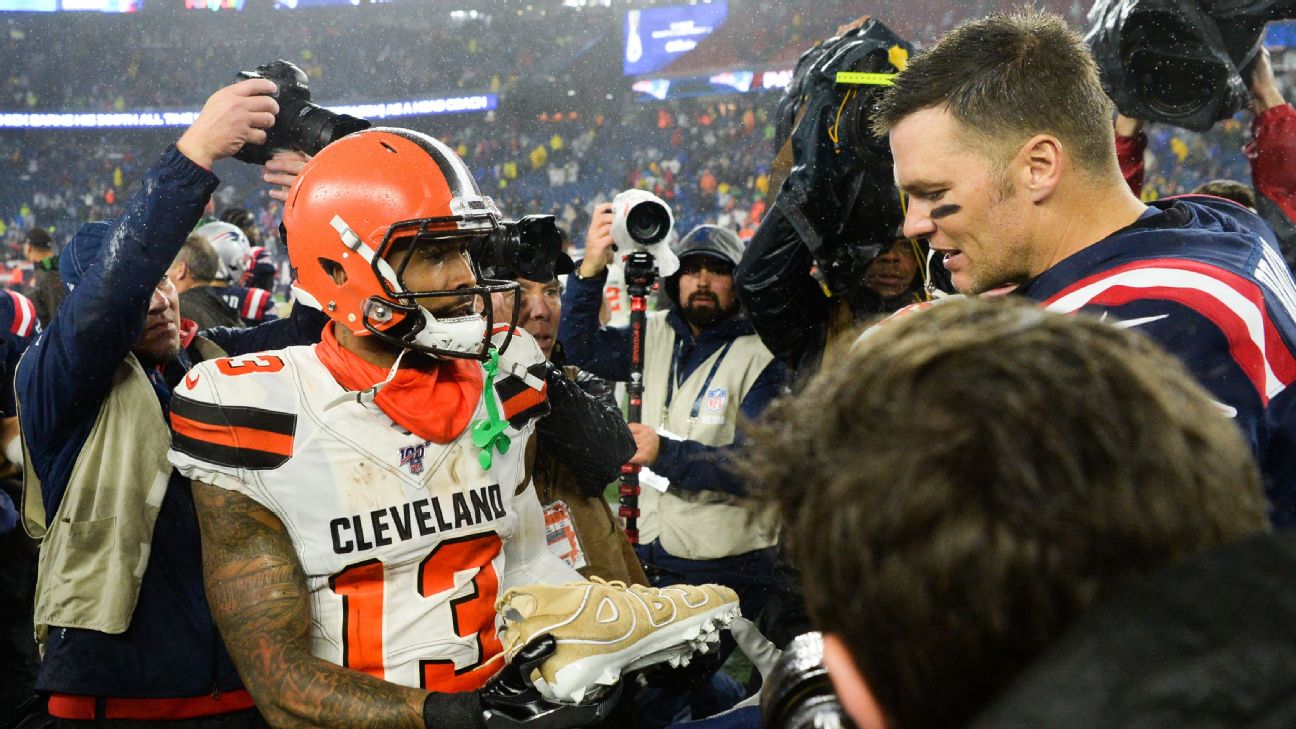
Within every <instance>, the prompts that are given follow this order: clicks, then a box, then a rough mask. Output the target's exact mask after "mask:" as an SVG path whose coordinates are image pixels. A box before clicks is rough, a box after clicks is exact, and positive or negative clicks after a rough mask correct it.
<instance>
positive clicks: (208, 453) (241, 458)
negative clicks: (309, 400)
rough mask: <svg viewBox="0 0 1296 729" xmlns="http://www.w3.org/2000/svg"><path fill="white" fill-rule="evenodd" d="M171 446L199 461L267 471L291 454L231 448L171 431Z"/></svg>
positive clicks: (277, 465) (279, 464) (285, 460)
mask: <svg viewBox="0 0 1296 729" xmlns="http://www.w3.org/2000/svg"><path fill="white" fill-rule="evenodd" d="M171 447H172V448H174V449H175V450H176V451H177V452H179V453H183V454H185V455H186V456H189V457H191V458H194V459H196V460H199V461H205V462H207V463H211V464H214V465H217V466H225V467H227V468H246V469H248V470H252V471H268V470H270V469H274V468H278V467H280V466H282V465H283V464H285V463H287V462H288V460H289V458H290V457H291V456H286V455H282V454H279V453H267V452H265V451H258V450H253V449H251V448H233V447H231V446H226V445H220V444H218V443H212V442H211V441H206V440H196V439H194V438H190V437H189V436H187V435H185V434H183V433H181V432H180V431H178V430H177V431H173V432H172V434H171Z"/></svg>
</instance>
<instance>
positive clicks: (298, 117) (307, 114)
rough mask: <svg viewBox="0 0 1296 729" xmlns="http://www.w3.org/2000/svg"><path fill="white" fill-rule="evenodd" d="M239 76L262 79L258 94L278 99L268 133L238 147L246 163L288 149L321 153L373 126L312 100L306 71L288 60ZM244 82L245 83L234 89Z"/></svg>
mask: <svg viewBox="0 0 1296 729" xmlns="http://www.w3.org/2000/svg"><path fill="white" fill-rule="evenodd" d="M238 76H239V78H242V79H247V80H249V81H258V82H260V85H259V86H258V88H261V89H264V90H263V91H259V92H257V93H263V94H268V95H269V96H270V98H271V99H272V100H273V101H275V102H276V108H275V111H274V118H273V119H272V120H271V123H270V124H269V125H267V126H266V127H265V129H266V130H267V131H266V132H265V134H264V136H263V137H262V138H261V139H259V140H248V144H245V145H243V147H242V148H241V149H239V150H237V154H236V155H235V156H236V157H238V159H240V160H242V161H244V162H249V163H251V164H258V165H263V164H265V163H266V162H267V161H269V160H270V159H271V158H273V157H274V156H275V154H276V153H277V152H281V151H284V150H297V151H299V152H305V153H306V154H308V155H315V154H319V151H320V150H321V149H324V147H325V146H327V145H328V144H329V143H330V142H332V141H334V140H336V139H341V138H342V137H345V136H346V135H348V134H352V133H355V132H358V131H361V130H363V129H368V128H369V127H370V126H371V125H370V123H369V122H368V121H366V120H364V119H360V118H357V117H354V116H349V115H347V114H337V113H334V112H332V111H329V110H328V109H325V108H324V107H322V106H320V105H319V104H315V103H312V102H311V91H310V81H309V79H307V78H306V72H305V71H302V70H301V69H300V68H297V67H296V66H294V65H293V64H291V63H289V62H288V61H285V60H282V59H280V60H278V61H273V62H271V63H267V64H265V65H264V66H257V68H256V70H255V71H239V74H238ZM242 83H245V82H240V83H237V84H234V86H231V87H230V88H237V87H238V86H240V85H241V84H242ZM267 83H268V84H270V85H269V86H267V85H266V84H267Z"/></svg>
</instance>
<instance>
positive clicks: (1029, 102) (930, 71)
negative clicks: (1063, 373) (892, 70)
mask: <svg viewBox="0 0 1296 729" xmlns="http://www.w3.org/2000/svg"><path fill="white" fill-rule="evenodd" d="M1111 118H1112V105H1111V102H1110V100H1108V98H1107V97H1106V96H1105V95H1104V93H1103V90H1102V85H1101V84H1100V83H1099V80H1098V70H1097V67H1096V65H1095V64H1094V61H1093V58H1092V57H1091V56H1090V54H1089V51H1088V49H1087V47H1086V46H1085V44H1084V41H1083V39H1081V38H1080V36H1079V35H1078V34H1076V33H1075V32H1074V31H1073V30H1071V29H1070V28H1069V27H1068V26H1067V24H1066V22H1065V21H1064V20H1063V19H1062V18H1060V17H1059V16H1057V15H1053V14H1050V13H1045V12H1034V11H1026V12H1023V13H1019V14H1015V15H995V16H991V17H989V18H985V19H983V20H978V21H975V22H972V23H968V24H965V25H963V26H960V27H959V28H957V29H955V30H954V31H952V32H950V33H949V34H947V35H946V36H945V37H944V38H942V39H941V41H940V42H938V43H937V44H936V45H935V46H933V47H932V48H931V49H929V50H928V51H926V52H924V53H923V54H922V55H921V56H919V57H918V58H916V59H914V61H913V62H912V63H910V65H909V67H908V68H907V69H906V70H905V71H903V72H902V73H900V74H899V75H898V76H897V78H896V79H895V85H894V86H893V87H892V88H891V89H889V90H888V91H887V93H886V94H885V95H884V97H883V99H882V101H881V103H880V104H879V107H878V109H877V112H876V114H875V116H874V128H875V130H876V131H877V132H878V133H879V134H887V135H889V137H890V142H891V150H892V152H893V154H894V157H895V176H896V181H897V184H898V185H899V186H900V188H901V190H903V191H904V192H905V193H907V194H908V195H909V206H908V209H907V215H906V218H905V226H904V233H905V235H907V236H909V237H913V238H919V237H922V238H927V239H928V241H929V242H930V243H931V247H932V249H933V250H935V251H938V252H940V253H941V254H943V255H944V262H945V268H946V270H947V271H949V273H950V274H951V277H952V279H953V282H954V286H955V288H957V289H958V290H959V291H961V292H963V293H966V294H985V293H1004V292H1007V291H1010V290H1014V289H1015V292H1016V293H1017V294H1018V295H1024V296H1027V297H1029V298H1031V299H1033V300H1036V301H1039V302H1041V303H1042V304H1043V305H1044V306H1046V307H1047V308H1048V309H1050V310H1053V311H1061V312H1075V311H1081V310H1084V311H1086V312H1088V313H1091V314H1094V315H1097V316H1101V317H1103V318H1106V319H1108V320H1118V321H1119V322H1120V326H1123V327H1127V328H1136V329H1137V330H1138V331H1140V332H1142V333H1143V334H1145V335H1147V336H1149V337H1151V338H1152V339H1154V340H1156V341H1157V342H1158V343H1159V344H1161V345H1162V346H1163V347H1165V348H1166V349H1167V350H1168V351H1170V352H1171V353H1172V354H1174V355H1176V356H1177V357H1179V358H1180V359H1181V360H1182V361H1183V362H1184V364H1185V365H1187V366H1188V368H1189V370H1190V371H1191V372H1192V373H1193V374H1194V375H1195V376H1196V377H1197V379H1198V381H1199V382H1201V384H1202V385H1203V386H1205V387H1206V389H1207V390H1208V391H1209V392H1210V393H1211V394H1212V395H1214V397H1215V399H1216V401H1217V403H1218V405H1219V407H1220V409H1221V410H1222V411H1223V412H1225V413H1227V414H1228V415H1229V416H1230V417H1232V418H1233V419H1234V421H1235V422H1236V423H1237V425H1238V427H1239V428H1240V429H1241V430H1242V432H1243V435H1245V437H1246V438H1247V440H1248V441H1249V443H1250V445H1251V447H1252V449H1253V450H1254V452H1255V454H1256V458H1257V460H1258V461H1259V464H1260V467H1261V471H1262V473H1263V474H1264V477H1265V487H1266V492H1267V495H1268V497H1269V500H1270V504H1271V507H1272V510H1271V513H1270V517H1271V519H1272V520H1273V522H1274V523H1275V524H1276V525H1279V526H1284V525H1290V524H1296V410H1294V409H1293V402H1294V401H1296V396H1294V395H1293V393H1292V392H1291V391H1290V390H1289V388H1288V385H1290V384H1291V383H1292V382H1293V380H1296V356H1293V353H1292V349H1293V345H1294V343H1296V313H1294V312H1296V284H1293V282H1292V276H1291V272H1290V270H1289V269H1288V268H1287V265H1286V263H1284V261H1283V258H1282V255H1281V254H1280V253H1279V248H1278V245H1277V241H1276V239H1275V236H1274V232H1273V229H1272V228H1270V227H1269V225H1268V224H1267V223H1265V222H1264V221H1263V220H1262V219H1261V218H1260V217H1259V216H1258V215H1256V214H1255V213H1253V212H1251V211H1250V210H1248V209H1246V208H1244V207H1242V206H1241V205H1237V204H1234V203H1231V202H1228V201H1225V200H1221V199H1218V198H1210V197H1205V196H1188V197H1183V198H1177V199H1167V200H1160V201H1157V202H1154V203H1152V204H1151V205H1150V206H1149V205H1144V204H1143V203H1142V202H1140V201H1139V199H1138V198H1137V197H1135V196H1134V194H1133V193H1132V192H1130V189H1129V186H1128V185H1126V184H1125V181H1124V179H1123V178H1122V176H1121V171H1120V167H1119V165H1118V164H1117V158H1116V150H1115V144H1114V142H1113V139H1112V134H1111ZM933 384H934V385H935V386H939V383H933Z"/></svg>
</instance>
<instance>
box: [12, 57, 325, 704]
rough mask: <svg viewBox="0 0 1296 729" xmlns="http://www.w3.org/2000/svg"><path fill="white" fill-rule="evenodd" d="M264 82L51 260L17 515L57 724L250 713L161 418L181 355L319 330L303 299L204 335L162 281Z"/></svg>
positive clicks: (26, 372) (29, 362)
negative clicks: (33, 568) (33, 566)
mask: <svg viewBox="0 0 1296 729" xmlns="http://www.w3.org/2000/svg"><path fill="white" fill-rule="evenodd" d="M274 90H275V86H274V84H273V83H271V82H270V81H267V80H264V79H253V80H246V81H242V82H240V83H236V84H233V85H231V86H228V87H226V88H223V89H221V90H220V91H217V92H216V93H215V94H212V96H211V97H210V98H209V99H208V100H207V103H206V105H205V106H204V107H203V110H202V112H201V113H200V114H199V115H198V118H197V120H195V122H194V124H193V126H191V127H189V129H188V130H187V131H186V132H185V133H184V135H183V136H181V138H180V140H179V141H178V142H176V144H175V145H174V146H172V147H170V148H169V149H167V151H166V152H164V153H163V155H162V157H161V159H160V160H159V161H158V162H157V163H155V164H154V166H153V167H152V168H151V169H150V170H149V171H148V173H147V174H146V175H145V178H144V184H143V188H142V189H141V191H140V192H138V193H137V194H136V195H135V196H134V197H133V198H132V199H131V200H130V202H128V203H127V204H126V208H125V212H124V214H123V215H122V216H121V217H120V218H118V219H116V220H113V221H109V222H104V223H91V224H89V225H86V226H83V227H82V228H81V230H79V231H78V232H77V235H76V236H75V237H74V238H73V240H72V242H71V243H69V244H68V247H67V249H66V250H65V251H64V255H63V257H62V261H61V263H62V265H61V272H62V274H63V281H64V283H65V284H66V285H67V287H68V290H69V293H68V296H67V298H66V299H65V300H64V302H63V305H62V306H61V307H60V308H59V311H58V313H57V315H55V317H54V319H53V320H52V321H51V322H50V325H49V327H48V328H47V329H46V330H45V331H44V332H43V333H42V334H41V335H40V336H39V337H38V338H37V339H36V341H35V342H34V343H33V344H32V346H31V347H30V348H29V349H28V350H27V354H26V356H25V357H24V358H23V360H22V361H21V362H20V364H19V366H18V369H17V373H16V391H17V400H18V411H19V419H20V422H21V424H22V433H23V440H24V450H25V453H26V456H27V457H26V468H27V472H26V479H25V484H24V499H23V517H24V523H25V526H26V528H27V530H28V532H29V533H31V534H32V535H33V536H43V538H44V541H43V544H42V547H41V555H40V568H39V575H38V577H37V584H36V591H37V595H36V614H35V621H36V627H37V632H38V637H39V639H40V640H41V642H42V643H43V650H44V660H43V662H42V664H41V667H40V673H39V675H38V678H37V689H38V690H39V691H41V692H46V693H49V695H50V699H49V712H50V714H51V715H52V716H53V722H54V725H55V726H74V725H81V724H84V723H86V722H90V721H103V720H125V721H132V722H135V721H156V722H166V723H175V724H177V725H179V724H183V725H184V726H186V727H189V728H190V729H194V728H200V727H208V726H212V727H214V726H220V727H223V728H225V729H234V728H237V727H243V726H253V725H255V724H256V722H257V721H258V720H259V719H258V717H257V716H256V713H255V711H253V710H252V708H251V707H252V700H251V697H250V696H249V695H248V693H247V691H245V690H243V685H242V682H241V681H240V680H239V676H238V674H237V672H236V671H235V668H234V664H233V663H232V662H231V661H230V658H229V655H228V654H227V653H226V651H225V648H224V645H223V644H222V641H221V638H220V636H219V635H218V634H217V632H216V627H215V625H214V624H213V622H212V616H211V612H210V610H209V609H208V606H207V600H206V598H205V596H204V593H203V579H202V564H201V556H200V555H201V553H200V549H199V535H198V522H197V520H196V519H195V518H194V502H193V497H192V495H191V492H190V483H189V479H187V478H184V477H182V476H180V475H179V474H177V473H176V472H175V471H174V470H173V469H172V468H171V466H170V464H169V463H168V462H167V448H168V446H169V445H170V441H171V433H170V429H169V427H168V422H167V419H166V417H165V413H166V410H167V407H168V405H169V403H170V401H171V393H172V389H173V388H175V387H177V386H178V385H179V384H180V382H181V381H182V380H183V378H184V377H185V374H186V371H187V370H188V368H189V366H190V364H191V363H192V362H194V361H197V360H199V359H204V358H210V357H212V356H220V355H223V354H224V353H226V352H228V353H234V354H237V353H243V352H255V351H259V350H262V349H265V348H268V347H276V346H285V345H287V344H293V343H309V342H312V341H317V340H318V339H319V333H320V331H321V329H322V328H323V326H324V322H325V321H327V320H326V319H325V318H324V317H323V315H322V314H320V313H318V312H314V311H312V310H311V309H308V308H305V307H297V308H296V309H294V311H293V315H292V316H291V317H290V318H288V319H285V320H281V321H278V322H274V323H271V324H268V325H266V326H263V327H257V328H255V329H242V330H232V329H215V330H209V331H206V332H203V335H201V336H200V335H198V334H197V326H196V325H194V324H193V322H189V321H186V320H184V319H181V318H180V315H179V303H178V298H177V294H176V289H175V286H174V285H172V282H171V281H170V279H169V278H168V277H167V276H166V271H167V268H168V266H170V265H171V262H172V261H173V260H174V259H175V257H176V252H177V251H178V250H179V249H180V247H181V246H182V245H183V244H184V241H185V236H186V234H188V233H189V231H190V230H192V229H193V227H194V224H195V223H197V221H198V218H199V216H200V215H202V211H203V207H204V206H205V205H206V203H207V200H208V198H209V197H210V196H211V193H212V191H213V190H215V188H216V186H217V184H218V183H219V181H218V180H217V179H216V177H215V175H213V174H212V172H211V166H212V163H213V162H215V161H216V160H219V159H223V158H226V157H229V156H232V155H233V154H234V153H236V152H238V151H239V150H240V149H241V148H243V146H244V145H245V144H261V143H264V141H265V138H266V130H267V129H269V128H271V126H272V125H273V124H274V122H275V114H276V113H277V112H278V105H277V104H276V102H275V100H274V99H273V98H271V97H270V96H269V94H271V93H272V92H274ZM304 162H305V157H304V156H302V155H300V154H299V153H296V152H288V153H282V154H279V155H276V156H275V157H274V158H273V159H271V160H270V161H269V163H268V164H267V166H266V174H265V179H266V181H267V182H270V183H271V184H274V185H286V184H288V183H290V182H291V181H292V178H293V176H294V175H295V174H296V172H297V170H298V169H300V167H301V165H302V164H304ZM271 196H274V197H278V198H279V199H282V191H281V190H272V191H271Z"/></svg>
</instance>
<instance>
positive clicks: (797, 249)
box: [735, 205, 930, 381]
mask: <svg viewBox="0 0 1296 729" xmlns="http://www.w3.org/2000/svg"><path fill="white" fill-rule="evenodd" d="M877 248H878V249H879V250H880V251H881V252H880V253H878V254H877V256H876V257H875V258H873V259H872V260H869V261H868V263H867V265H866V266H865V267H864V269H863V274H862V275H861V276H859V278H858V279H857V280H855V281H854V282H852V283H851V285H850V289H849V293H848V294H847V295H846V296H844V297H842V298H829V297H828V296H827V295H826V294H825V293H824V289H823V286H821V285H820V283H819V281H818V279H816V278H815V277H814V276H813V275H811V274H812V271H813V269H814V267H815V262H814V258H813V256H811V255H810V250H809V249H808V248H806V246H805V244H804V242H803V240H802V238H801V236H800V235H799V234H798V233H797V231H796V230H795V229H794V228H793V227H792V226H791V225H789V224H788V223H787V220H786V218H785V217H784V213H783V211H782V210H781V209H780V206H779V205H775V206H774V207H773V208H772V209H770V211H769V213H768V214H767V215H766V216H765V219H764V220H763V221H761V226H760V228H758V229H757V230H756V235H755V236H754V237H753V238H752V240H751V243H750V244H749V245H748V246H747V250H746V252H745V253H744V254H743V258H742V263H741V264H739V266H738V273H737V274H736V275H735V282H736V284H737V287H738V296H739V298H741V299H742V301H743V303H744V305H746V306H747V307H748V309H749V310H750V311H751V312H752V315H751V316H752V323H753V325H754V326H755V327H756V330H757V332H759V333H760V336H761V341H762V342H764V343H765V346H767V347H769V349H770V351H771V352H773V353H774V354H775V356H777V357H778V358H779V360H781V361H782V362H783V363H784V364H786V365H787V366H788V368H789V369H791V370H792V371H793V372H794V373H795V375H794V376H795V378H796V379H797V380H798V381H801V380H802V379H803V378H804V377H806V376H808V375H810V374H813V373H814V372H815V371H817V370H818V369H819V364H820V361H821V359H822V358H823V355H824V352H825V350H826V349H827V348H828V346H829V343H830V342H832V341H836V334H837V333H840V332H844V331H847V330H849V329H850V328H851V327H852V326H853V325H854V324H856V323H859V322H861V321H864V320H866V319H868V318H869V317H871V316H875V315H877V314H882V313H887V312H892V311H896V310H898V309H901V308H903V307H905V306H908V305H909V304H914V303H917V302H920V301H927V300H928V299H929V298H930V297H929V296H928V294H927V291H926V288H925V286H924V278H925V275H924V272H925V270H926V268H927V265H928V263H927V245H926V243H925V242H919V241H916V240H913V239H909V238H905V237H903V236H900V237H897V238H896V239H895V240H894V241H890V242H888V243H886V244H884V245H881V246H878V247H877Z"/></svg>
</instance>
